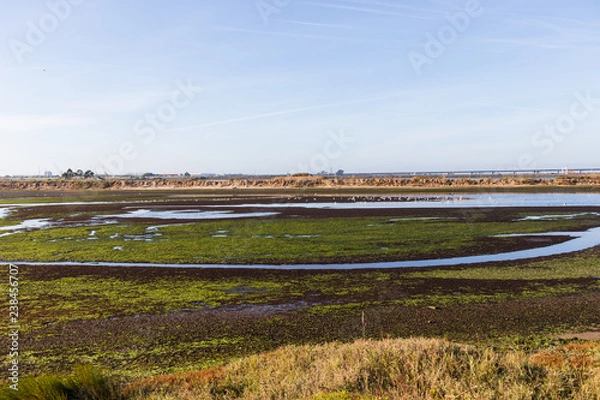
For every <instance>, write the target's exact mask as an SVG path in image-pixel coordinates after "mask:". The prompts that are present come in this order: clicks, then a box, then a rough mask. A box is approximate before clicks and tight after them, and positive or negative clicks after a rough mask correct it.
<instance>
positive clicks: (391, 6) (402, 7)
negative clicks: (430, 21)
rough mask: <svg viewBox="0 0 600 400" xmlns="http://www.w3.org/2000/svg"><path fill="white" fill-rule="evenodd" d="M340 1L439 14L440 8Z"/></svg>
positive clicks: (367, 0) (373, 1)
mask: <svg viewBox="0 0 600 400" xmlns="http://www.w3.org/2000/svg"><path fill="white" fill-rule="evenodd" d="M342 1H345V2H347V3H354V4H366V5H371V6H382V7H389V8H396V9H401V10H409V11H415V12H423V13H430V14H440V10H432V9H430V8H420V7H412V6H407V5H404V4H394V3H386V2H383V1H376V0H342Z"/></svg>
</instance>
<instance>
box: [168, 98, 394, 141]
mask: <svg viewBox="0 0 600 400" xmlns="http://www.w3.org/2000/svg"><path fill="white" fill-rule="evenodd" d="M403 94H404V93H395V94H391V95H385V96H378V97H368V98H364V99H358V100H351V101H343V102H339V103H330V104H321V105H318V106H310V107H300V108H292V109H288V110H281V111H275V112H270V113H264V114H256V115H249V116H246V117H239V118H231V119H226V120H221V121H214V122H208V123H205V124H199V125H191V126H184V127H180V128H173V129H168V130H167V132H185V131H190V130H195V129H202V128H211V127H214V126H221V125H228V124H233V123H236V122H246V121H253V120H257V119H263V118H269V117H276V116H280V115H288V114H296V113H301V112H306V111H314V110H322V109H326V108H335V107H341V106H349V105H354V104H364V103H371V102H376V101H380V100H387V99H392V98H395V97H399V96H401V95H403Z"/></svg>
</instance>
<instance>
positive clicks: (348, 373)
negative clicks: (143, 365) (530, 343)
mask: <svg viewBox="0 0 600 400" xmlns="http://www.w3.org/2000/svg"><path fill="white" fill-rule="evenodd" d="M126 391H127V394H128V397H130V398H136V399H142V398H143V399H155V400H159V399H160V400H172V399H173V400H174V399H257V400H258V399H478V400H479V399H567V398H568V399H582V400H583V399H586V400H588V399H598V398H599V397H600V344H598V343H586V344H581V343H571V344H567V345H563V346H558V347H552V348H549V349H545V350H543V351H539V352H537V353H535V354H526V353H525V352H523V351H520V350H494V349H493V348H491V347H486V346H483V345H476V346H471V345H461V344H455V343H451V342H448V341H446V340H440V339H423V338H411V339H388V340H382V341H371V340H359V341H356V342H354V343H350V344H341V343H329V344H324V345H319V346H288V347H283V348H280V349H278V350H276V351H273V352H269V353H264V354H259V355H255V356H251V357H247V358H243V359H240V360H238V361H234V362H232V363H230V364H228V365H226V366H224V367H218V368H212V369H207V370H204V371H200V372H193V373H186V374H180V375H166V376H159V377H155V378H149V379H145V380H140V381H137V382H134V383H132V384H130V385H129V387H128V388H127V390H126Z"/></svg>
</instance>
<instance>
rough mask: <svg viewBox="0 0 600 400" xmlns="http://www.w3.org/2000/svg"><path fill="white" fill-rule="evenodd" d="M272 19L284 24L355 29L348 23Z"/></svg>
mask: <svg viewBox="0 0 600 400" xmlns="http://www.w3.org/2000/svg"><path fill="white" fill-rule="evenodd" d="M274 21H280V22H285V23H286V24H295V25H307V26H316V27H320V28H334V29H356V28H355V27H352V26H348V25H338V24H323V23H318V22H309V21H292V20H288V19H276V20H274Z"/></svg>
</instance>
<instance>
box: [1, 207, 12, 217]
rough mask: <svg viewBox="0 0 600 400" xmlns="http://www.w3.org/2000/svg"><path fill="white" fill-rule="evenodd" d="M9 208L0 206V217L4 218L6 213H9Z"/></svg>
mask: <svg viewBox="0 0 600 400" xmlns="http://www.w3.org/2000/svg"><path fill="white" fill-rule="evenodd" d="M10 211H11V210H10V208H0V219H2V218H5V217H6V216H7V215H8V214H10Z"/></svg>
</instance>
